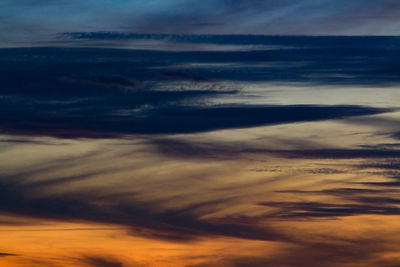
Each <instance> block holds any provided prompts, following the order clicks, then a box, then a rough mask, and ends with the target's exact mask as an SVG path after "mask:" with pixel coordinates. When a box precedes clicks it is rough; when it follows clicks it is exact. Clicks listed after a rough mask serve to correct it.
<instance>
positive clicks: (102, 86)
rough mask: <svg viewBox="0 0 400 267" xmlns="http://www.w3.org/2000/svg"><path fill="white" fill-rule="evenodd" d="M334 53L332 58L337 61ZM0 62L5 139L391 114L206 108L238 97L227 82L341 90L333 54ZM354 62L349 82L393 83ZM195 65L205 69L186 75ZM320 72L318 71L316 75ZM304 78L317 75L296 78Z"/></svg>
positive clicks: (85, 54) (55, 53)
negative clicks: (300, 84) (337, 85)
mask: <svg viewBox="0 0 400 267" xmlns="http://www.w3.org/2000/svg"><path fill="white" fill-rule="evenodd" d="M307 40H308V39H306V41H307ZM307 42H308V41H307ZM339 50H340V52H338V53H339V55H341V56H345V55H343V54H342V53H344V51H342V50H341V48H340V49H339ZM0 54H2V55H3V56H4V57H3V58H2V60H3V61H2V63H0V67H1V68H2V69H1V72H0V83H1V84H2V87H1V89H0V94H1V98H0V111H1V113H0V119H1V125H0V127H1V129H2V131H3V132H5V133H11V134H25V135H36V136H54V137H62V138H77V137H87V138H104V137H105V138H110V137H119V136H123V135H129V134H175V133H196V132H204V131H213V130H220V129H231V128H247V127H254V126H262V125H275V124H281V123H294V122H303V121H315V120H328V119H338V118H345V117H352V116H361V115H372V114H378V113H383V112H389V111H392V110H391V109H384V108H376V107H368V106H345V105H336V106H319V105H280V106H279V105H275V106H274V105H244V104H243V105H229V104H225V105H216V104H212V103H213V101H214V100H215V99H216V98H218V97H222V96H228V95H229V96H240V91H239V90H237V87H235V86H234V85H232V84H233V82H234V81H253V82H254V81H271V80H275V81H287V82H289V81H297V82H300V81H303V82H306V81H313V82H314V83H315V84H325V83H329V82H330V81H331V82H338V83H341V82H343V81H342V78H328V77H329V76H330V74H333V73H330V72H331V71H332V72H336V71H337V67H338V65H336V64H339V65H342V63H340V62H343V60H342V59H340V60H339V59H336V63H335V61H329V64H330V65H332V66H333V67H332V66H331V67H328V66H324V64H326V63H325V62H328V60H327V58H332V59H334V58H336V57H337V55H335V52H334V51H329V53H328V52H327V51H320V52H319V53H316V52H315V51H314V52H312V51H308V52H304V53H303V52H302V53H301V55H299V53H298V52H295V51H290V52H287V51H286V52H282V51H272V52H265V51H264V52H255V51H253V52H246V53H242V52H232V53H227V52H187V53H176V52H160V51H129V50H112V49H110V50H108V49H56V48H40V49H39V48H38V49H34V48H32V49H3V50H0ZM27 55H28V56H27ZM331 55H333V56H331ZM341 56H339V58H340V57H341ZM345 57H346V58H347V56H345ZM381 57H384V58H386V59H385V60H387V61H390V62H391V60H394V59H393V58H391V57H390V59H389V55H380V58H381ZM304 60H306V61H309V62H310V63H309V64H306V65H298V66H294V67H293V66H292V67H285V68H281V67H280V64H283V65H285V64H286V63H288V62H292V63H293V61H294V62H303V61H304ZM354 60H355V59H354V58H353V59H351V60H349V61H347V60H345V61H344V62H345V63H344V64H345V65H346V64H349V66H348V71H349V72H354V68H356V69H357V72H358V73H359V74H358V78H352V79H351V83H352V84H358V83H360V84H362V83H364V82H365V81H366V80H365V79H367V76H368V82H370V83H372V84H376V85H377V84H381V83H383V84H386V83H390V82H395V81H396V78H395V77H394V76H393V77H392V76H390V77H389V78H388V76H387V74H388V72H387V71H386V69H388V68H389V67H391V68H392V66H391V63H390V62H387V63H385V64H378V63H381V62H378V61H376V62H374V60H371V61H369V62H370V64H369V65H368V66H369V67H368V68H365V67H363V65H360V64H361V63H360V62H357V63H356V62H355V61H354ZM376 60H378V59H376ZM249 61H250V62H253V63H256V62H259V63H263V64H266V63H267V62H270V61H271V62H279V64H278V65H276V67H266V71H265V72H261V73H262V74H261V76H260V71H259V66H258V67H257V68H255V69H252V67H246V66H243V67H241V64H242V63H244V62H249ZM379 61H381V60H379ZM15 62H19V64H15ZM39 62H40V63H39ZM196 62H197V63H199V62H203V63H206V64H205V65H206V66H205V67H204V68H203V67H201V68H192V67H186V66H188V65H189V66H190V64H194V63H196ZM227 62H231V63H233V62H236V63H237V64H239V65H233V66H232V65H229V64H228V65H227V67H226V68H220V67H218V71H215V66H213V64H215V63H221V64H222V63H227ZM285 62H286V63H285ZM211 63H213V64H211ZM303 63H304V62H303ZM207 64H211V65H207ZM371 64H372V65H373V66H375V67H376V68H381V69H382V70H385V72H384V73H385V75H384V76H385V77H383V76H380V74H379V73H381V72H376V73H377V74H376V76H375V77H374V75H372V73H375V72H373V71H372V70H371ZM274 66H275V65H274ZM325 67H327V69H326V68H325ZM375 67H374V68H375ZM321 69H324V73H320V72H321V71H320V70H321ZM343 69H346V67H345V66H343ZM238 70H239V71H238ZM312 72H315V74H316V75H317V76H316V77H313V78H304V77H305V76H304V75H306V73H308V74H307V75H310V74H311V73H312ZM391 72H393V71H391ZM360 73H362V74H360ZM318 75H321V76H318ZM324 75H327V76H326V77H325V76H324Z"/></svg>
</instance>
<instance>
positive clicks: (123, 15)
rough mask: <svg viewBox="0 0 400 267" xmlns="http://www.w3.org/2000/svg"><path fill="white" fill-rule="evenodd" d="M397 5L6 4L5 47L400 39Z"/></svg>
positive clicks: (227, 1)
mask: <svg viewBox="0 0 400 267" xmlns="http://www.w3.org/2000/svg"><path fill="white" fill-rule="evenodd" d="M399 7H400V6H399V3H398V1H396V0H382V1H373V0H352V1H347V0H335V1H333V0H300V1H291V0H283V1H275V0H265V1H262V0H246V1H245V0H202V1H199V0H147V1H141V0H134V1H132V0H129V1H124V0H87V1H78V0H68V1H67V0H53V1H51V0H4V1H1V3H0V25H1V26H0V30H1V32H2V35H1V37H0V38H1V39H0V43H1V46H2V47H5V46H7V47H10V46H11V47H13V46H29V45H30V44H32V43H36V42H43V41H51V40H52V41H54V40H55V39H57V36H58V34H60V33H64V32H98V31H107V32H134V33H163V34H266V35H271V34H272V35H397V34H398V33H399V27H400V22H399V19H398V17H399V14H398V13H399Z"/></svg>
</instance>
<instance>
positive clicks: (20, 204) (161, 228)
mask: <svg viewBox="0 0 400 267" xmlns="http://www.w3.org/2000/svg"><path fill="white" fill-rule="evenodd" d="M14 178H15V177H14ZM46 186H48V184H43V183H39V184H36V186H33V187H32V186H31V183H29V182H25V183H23V184H22V183H16V182H15V179H10V178H7V177H0V210H1V211H2V212H6V213H8V214H14V215H19V216H28V217H32V218H41V219H53V220H60V221H86V222H96V223H108V224H116V225H122V226H126V227H128V228H130V229H131V230H132V234H134V235H140V236H144V237H148V238H156V239H166V240H170V241H180V242H181V241H185V242H186V241H191V240H196V239H199V238H204V237H209V236H228V237H238V238H244V239H254V240H280V239H286V238H287V237H285V236H284V235H283V234H281V233H278V232H274V231H272V230H268V229H265V228H259V227H257V226H254V225H251V224H248V225H246V224H243V223H242V222H241V221H240V220H235V219H226V220H221V221H212V220H209V221H208V220H205V219H200V218H197V216H196V215H195V214H194V213H195V210H196V209H198V208H201V205H197V206H193V207H186V208H184V209H182V210H179V209H176V210H164V211H158V212H156V211H155V210H156V206H154V204H152V203H145V202H142V201H133V200H129V201H128V200H126V199H124V196H126V195H127V194H126V193H124V194H118V193H117V194H113V193H107V192H103V191H101V190H96V193H90V192H86V191H82V190H75V192H70V193H52V194H47V193H45V192H46V190H43V189H44V188H46ZM108 190H110V188H109V189H108ZM109 192H110V191H109ZM130 196H131V197H134V194H131V195H130Z"/></svg>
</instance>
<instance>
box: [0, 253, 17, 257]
mask: <svg viewBox="0 0 400 267" xmlns="http://www.w3.org/2000/svg"><path fill="white" fill-rule="evenodd" d="M8 256H18V255H17V254H12V253H4V252H0V258H1V257H8Z"/></svg>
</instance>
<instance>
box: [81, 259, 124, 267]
mask: <svg viewBox="0 0 400 267" xmlns="http://www.w3.org/2000/svg"><path fill="white" fill-rule="evenodd" d="M81 261H82V262H83V263H85V264H87V265H89V266H91V267H123V264H122V263H121V262H119V261H116V260H113V259H108V258H105V257H97V256H87V257H85V258H83V259H82V260H81Z"/></svg>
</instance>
